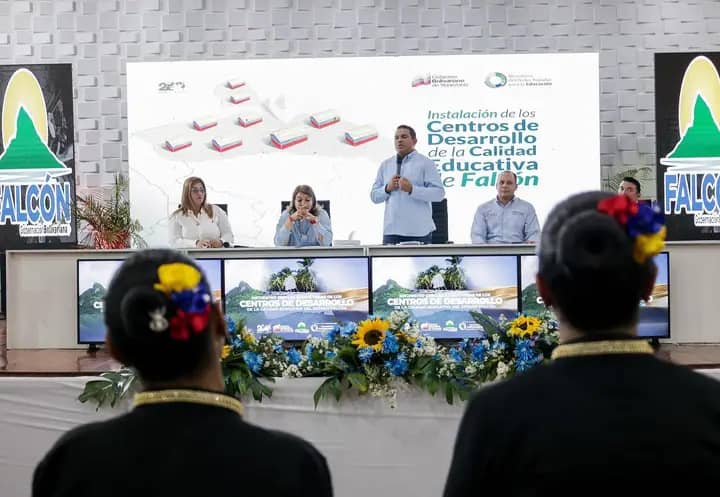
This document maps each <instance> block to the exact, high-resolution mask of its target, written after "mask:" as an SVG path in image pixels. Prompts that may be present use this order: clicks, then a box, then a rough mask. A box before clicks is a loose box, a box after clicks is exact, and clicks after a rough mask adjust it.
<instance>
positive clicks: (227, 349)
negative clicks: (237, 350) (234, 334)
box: [220, 345, 232, 361]
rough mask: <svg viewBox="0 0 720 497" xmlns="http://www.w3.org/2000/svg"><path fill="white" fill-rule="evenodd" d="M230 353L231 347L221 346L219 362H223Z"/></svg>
mask: <svg viewBox="0 0 720 497" xmlns="http://www.w3.org/2000/svg"><path fill="white" fill-rule="evenodd" d="M230 352H232V347H231V346H230V345H223V348H222V352H221V353H220V360H221V361H222V360H224V359H226V358H227V356H229V355H230Z"/></svg>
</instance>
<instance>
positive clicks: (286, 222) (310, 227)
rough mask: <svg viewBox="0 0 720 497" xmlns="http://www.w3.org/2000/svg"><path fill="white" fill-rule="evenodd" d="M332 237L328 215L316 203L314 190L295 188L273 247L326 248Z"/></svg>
mask: <svg viewBox="0 0 720 497" xmlns="http://www.w3.org/2000/svg"><path fill="white" fill-rule="evenodd" d="M332 236H333V235H332V228H331V226H330V216H329V215H328V213H327V212H326V211H325V209H323V208H322V207H321V206H320V205H319V204H318V203H317V199H316V198H315V192H314V191H313V189H312V188H311V187H309V186H308V185H298V186H296V187H295V190H293V194H292V198H291V201H290V204H289V205H288V208H287V209H286V210H285V211H283V213H282V214H281V215H280V220H279V221H278V224H277V227H276V228H275V246H277V247H287V246H290V247H312V246H321V247H329V246H330V245H332Z"/></svg>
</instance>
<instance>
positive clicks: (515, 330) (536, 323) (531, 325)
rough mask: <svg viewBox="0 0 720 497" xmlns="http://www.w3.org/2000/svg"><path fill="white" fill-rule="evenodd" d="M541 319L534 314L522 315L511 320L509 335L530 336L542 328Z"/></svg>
mask: <svg viewBox="0 0 720 497" xmlns="http://www.w3.org/2000/svg"><path fill="white" fill-rule="evenodd" d="M540 323H541V321H540V320H539V319H538V318H536V317H533V316H520V317H517V318H515V319H514V320H513V321H511V322H510V330H509V331H508V335H513V336H517V337H525V336H530V335H532V334H533V333H537V331H538V330H539V329H540Z"/></svg>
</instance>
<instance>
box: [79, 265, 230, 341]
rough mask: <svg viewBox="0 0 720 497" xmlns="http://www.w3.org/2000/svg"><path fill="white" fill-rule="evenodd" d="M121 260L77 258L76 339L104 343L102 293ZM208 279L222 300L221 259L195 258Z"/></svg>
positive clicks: (214, 292)
mask: <svg viewBox="0 0 720 497" xmlns="http://www.w3.org/2000/svg"><path fill="white" fill-rule="evenodd" d="M122 262H123V261H122V259H79V260H78V261H77V291H78V294H77V295H78V300H77V337H78V338H77V342H78V344H88V345H97V344H102V343H104V342H105V321H104V313H103V305H104V299H105V292H107V287H108V285H109V284H110V280H111V279H112V277H113V275H114V274H115V271H117V269H118V268H119V267H120V265H121V264H122ZM196 262H197V263H198V265H199V266H200V268H201V269H202V270H203V272H204V273H205V277H206V278H207V279H208V283H209V284H210V289H211V290H212V293H213V298H214V300H215V301H217V302H221V301H222V288H223V286H222V264H221V261H220V259H196Z"/></svg>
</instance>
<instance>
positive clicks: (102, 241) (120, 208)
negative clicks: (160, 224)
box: [73, 174, 147, 249]
mask: <svg viewBox="0 0 720 497" xmlns="http://www.w3.org/2000/svg"><path fill="white" fill-rule="evenodd" d="M127 187H128V179H127V177H126V176H125V175H123V174H116V175H115V181H114V183H113V186H112V189H111V190H110V194H109V198H107V199H105V198H103V197H104V196H105V195H100V196H95V195H87V196H81V195H76V202H75V208H74V209H73V214H74V216H75V219H76V220H77V221H82V222H85V223H86V225H87V234H86V236H85V237H83V239H82V241H81V243H82V244H83V245H87V246H92V247H95V248H96V249H122V248H128V247H130V241H132V242H134V244H135V246H137V247H145V246H146V245H147V244H146V243H145V240H143V238H142V237H141V236H140V231H142V226H141V225H140V223H139V222H138V221H137V220H136V219H135V220H134V219H132V218H131V217H130V202H129V201H128V199H127V198H126V197H125V192H126V191H127Z"/></svg>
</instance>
